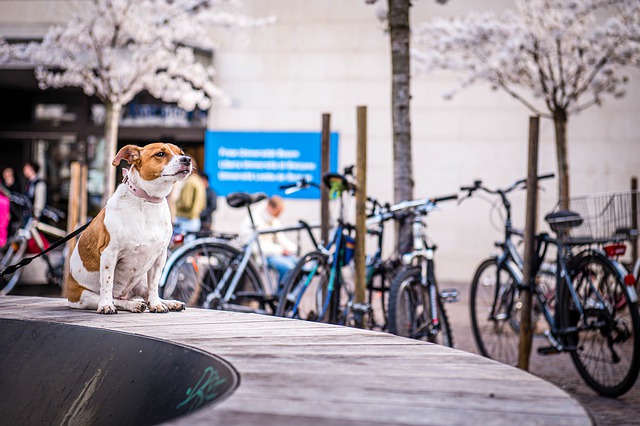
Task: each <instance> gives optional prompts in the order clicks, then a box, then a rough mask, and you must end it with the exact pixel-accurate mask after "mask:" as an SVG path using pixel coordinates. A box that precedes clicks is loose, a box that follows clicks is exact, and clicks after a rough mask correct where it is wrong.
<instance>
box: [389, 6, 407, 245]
mask: <svg viewBox="0 0 640 426" xmlns="http://www.w3.org/2000/svg"><path fill="white" fill-rule="evenodd" d="M388 4H389V34H390V41H391V69H392V84H391V105H392V111H393V114H392V117H393V167H394V171H393V178H394V181H393V192H394V200H395V202H399V201H403V200H410V199H412V198H413V166H412V160H411V118H410V109H409V105H410V101H411V91H410V84H409V83H410V76H411V61H410V54H409V37H410V34H409V32H410V31H409V30H410V26H409V8H410V6H411V1H410V0H388ZM397 231H398V232H397V233H396V235H397V236H398V238H397V242H396V244H397V246H398V249H399V250H400V251H401V252H402V253H405V252H408V251H410V250H411V247H412V245H413V240H412V238H411V224H410V223H409V222H407V223H404V224H401V226H400V228H399V229H398V230H397Z"/></svg>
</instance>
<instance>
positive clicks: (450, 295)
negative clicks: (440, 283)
mask: <svg viewBox="0 0 640 426" xmlns="http://www.w3.org/2000/svg"><path fill="white" fill-rule="evenodd" d="M440 297H441V298H442V301H443V302H444V303H456V302H459V301H460V298H459V297H458V289H457V288H446V289H444V290H442V291H441V292H440Z"/></svg>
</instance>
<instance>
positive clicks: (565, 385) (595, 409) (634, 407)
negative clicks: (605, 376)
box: [442, 284, 640, 426]
mask: <svg viewBox="0 0 640 426" xmlns="http://www.w3.org/2000/svg"><path fill="white" fill-rule="evenodd" d="M445 287H457V288H458V289H459V290H460V293H461V295H460V296H461V297H460V299H461V300H460V302H458V303H456V304H449V305H447V306H446V309H447V312H448V314H449V319H450V320H451V323H452V329H453V339H454V342H455V346H456V348H458V349H462V350H464V351H467V352H473V353H478V352H477V349H476V347H475V342H474V340H473V336H472V333H471V327H470V322H469V303H468V301H469V291H468V287H467V285H466V284H456V285H451V286H449V285H443V286H442V288H445ZM536 340H538V338H536ZM545 340H546V339H544V338H541V340H540V343H541V344H542V345H545V346H546V341H545ZM535 343H536V342H534V344H535ZM530 371H531V373H533V374H535V375H536V376H538V377H542V378H543V379H545V380H548V381H550V382H552V383H554V384H556V385H557V386H559V387H561V388H562V389H564V390H565V391H567V392H569V394H571V395H572V396H573V397H574V398H576V399H577V400H578V401H579V402H580V403H581V404H582V405H583V406H584V407H585V408H586V409H587V410H588V411H589V413H590V414H591V416H593V418H594V420H595V422H596V424H597V425H617V426H619V425H640V416H639V415H638V412H639V411H640V380H639V381H638V382H637V383H636V384H635V386H634V387H633V388H632V389H631V390H630V391H629V392H628V393H627V394H625V395H624V396H622V397H620V398H618V399H610V398H604V397H601V396H598V395H597V394H596V393H595V392H593V391H592V390H591V388H589V387H588V386H587V385H585V384H584V383H583V381H582V378H581V377H580V375H579V374H578V372H577V371H576V369H575V368H574V366H573V362H572V361H571V357H570V356H569V354H559V355H549V356H545V357H543V356H540V355H538V354H537V353H535V351H534V353H533V354H532V355H531V368H530Z"/></svg>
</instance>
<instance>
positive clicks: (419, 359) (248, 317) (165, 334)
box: [0, 296, 591, 425]
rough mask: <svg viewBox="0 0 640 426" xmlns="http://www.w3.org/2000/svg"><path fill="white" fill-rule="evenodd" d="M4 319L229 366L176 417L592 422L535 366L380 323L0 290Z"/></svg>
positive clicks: (190, 421)
mask: <svg viewBox="0 0 640 426" xmlns="http://www.w3.org/2000/svg"><path fill="white" fill-rule="evenodd" d="M0 318H11V319H21V320H25V321H46V322H54V323H61V324H74V325H81V326H85V327H95V328H100V329H105V330H115V331H120V332H125V333H131V334H137V335H141V336H148V337H153V338H158V339H163V340H167V341H171V342H175V343H179V344H182V345H186V346H190V347H194V348H198V349H200V350H203V351H206V352H209V353H212V354H215V355H217V356H220V357H222V358H224V359H225V360H227V361H229V362H230V363H231V364H233V366H234V367H235V368H236V369H237V370H238V372H239V373H240V386H239V388H238V389H237V390H236V391H235V393H234V394H232V395H231V396H230V397H229V398H227V399H225V400H224V401H222V402H220V403H218V404H216V405H215V406H213V407H212V408H207V407H205V408H203V409H201V410H199V411H197V412H194V413H193V414H191V415H189V416H185V417H182V418H179V419H175V420H173V421H172V422H170V423H171V424H185V425H200V424H202V425H285V424H287V425H431V424H434V425H435V424H443V425H453V424H457V425H467V424H473V425H487V424H492V425H503V424H504V425H516V424H519V423H520V424H527V425H531V424H544V425H547V424H558V425H589V424H591V419H590V418H589V417H588V415H587V412H586V411H585V410H584V409H583V408H582V407H581V406H580V405H579V404H578V403H577V402H576V401H575V400H574V399H572V398H571V397H570V396H569V395H568V394H566V393H565V392H564V391H562V390H561V389H559V388H557V387H556V386H554V385H552V384H550V383H548V382H545V381H543V380H541V379H539V378H537V377H535V376H533V375H531V374H528V373H525V372H523V371H520V370H518V369H515V368H512V367H509V366H506V365H502V364H499V363H497V362H493V361H491V360H488V359H485V358H482V357H479V356H477V355H473V354H469V353H467V352H462V351H458V350H454V349H450V348H445V347H441V346H437V345H431V344H426V343H421V342H417V341H413V340H410V339H405V338H400V337H396V336H392V335H388V334H383V333H376V332H370V331H365V330H356V329H352V328H346V327H338V326H331V325H325V324H317V323H310V322H303V321H295V320H288V319H283V318H275V317H269V316H261V315H255V314H241V313H232V312H222V311H205V310H199V309H188V310H187V311H185V312H177V313H168V314H151V313H148V312H147V313H144V314H133V313H127V312H121V313H119V314H118V315H112V316H103V315H98V314H96V313H95V312H91V311H78V310H72V309H70V308H68V307H67V306H66V301H65V300H62V299H46V298H37V297H20V296H7V297H3V298H0ZM66 350H69V356H70V357H73V351H72V349H71V348H69V349H66ZM25 355H27V354H25ZM150 391H152V390H150Z"/></svg>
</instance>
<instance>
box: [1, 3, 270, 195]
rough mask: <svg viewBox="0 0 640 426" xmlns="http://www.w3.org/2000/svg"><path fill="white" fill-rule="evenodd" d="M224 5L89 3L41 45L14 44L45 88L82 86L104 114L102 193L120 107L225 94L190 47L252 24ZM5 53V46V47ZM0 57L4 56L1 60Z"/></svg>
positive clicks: (109, 176)
mask: <svg viewBox="0 0 640 426" xmlns="http://www.w3.org/2000/svg"><path fill="white" fill-rule="evenodd" d="M226 3H230V1H229V0H91V1H89V2H86V3H85V2H82V3H80V4H79V7H78V8H77V9H76V10H75V13H74V14H73V16H72V17H71V19H70V20H69V22H68V23H67V24H66V25H62V26H54V27H51V28H50V29H49V31H48V32H47V34H46V35H45V37H44V39H43V40H42V42H39V43H35V42H34V43H29V44H23V45H14V46H11V52H10V55H11V57H12V58H14V59H16V58H17V59H22V60H26V61H29V62H30V63H32V64H35V65H36V69H35V73H36V78H37V79H38V81H39V85H40V87H41V88H42V89H45V88H59V87H63V86H75V87H80V88H82V89H83V90H84V92H85V93H86V94H87V95H89V96H92V95H95V96H96V97H97V98H98V99H100V101H101V102H103V104H104V106H105V109H106V121H105V149H106V152H105V156H104V158H105V165H104V168H105V179H104V184H105V189H104V194H103V204H105V203H106V200H107V199H108V198H109V196H110V195H111V194H112V193H113V190H114V187H115V170H114V168H113V167H112V166H111V160H112V159H113V158H114V157H115V155H116V149H117V140H118V123H119V119H120V113H121V110H122V107H123V106H124V105H126V104H127V103H128V102H130V101H131V100H132V99H133V98H134V96H135V95H136V94H138V93H140V92H142V91H144V90H146V91H148V92H149V93H150V94H151V95H152V96H154V97H156V98H158V99H162V100H164V101H166V102H175V103H177V104H178V106H180V107H181V108H184V109H186V110H193V109H195V108H201V109H208V108H209V107H210V106H211V105H212V102H213V101H214V100H220V99H223V92H222V91H221V90H220V88H219V87H218V86H217V85H216V84H215V83H214V82H213V77H214V69H213V67H212V66H211V65H210V64H203V63H201V62H199V61H198V59H197V58H196V55H195V52H194V46H198V47H211V45H212V41H210V40H208V39H207V37H206V33H207V30H208V29H209V28H210V27H212V26H241V27H247V26H255V25H261V24H264V23H266V22H270V21H271V20H272V19H271V18H266V19H257V20H253V19H249V18H247V17H244V16H241V15H236V14H232V13H229V12H228V11H225V9H224V8H223V6H224V5H225V4H226ZM4 47H5V49H3V51H6V47H7V46H6V44H5V45H4ZM0 56H1V55H0Z"/></svg>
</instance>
